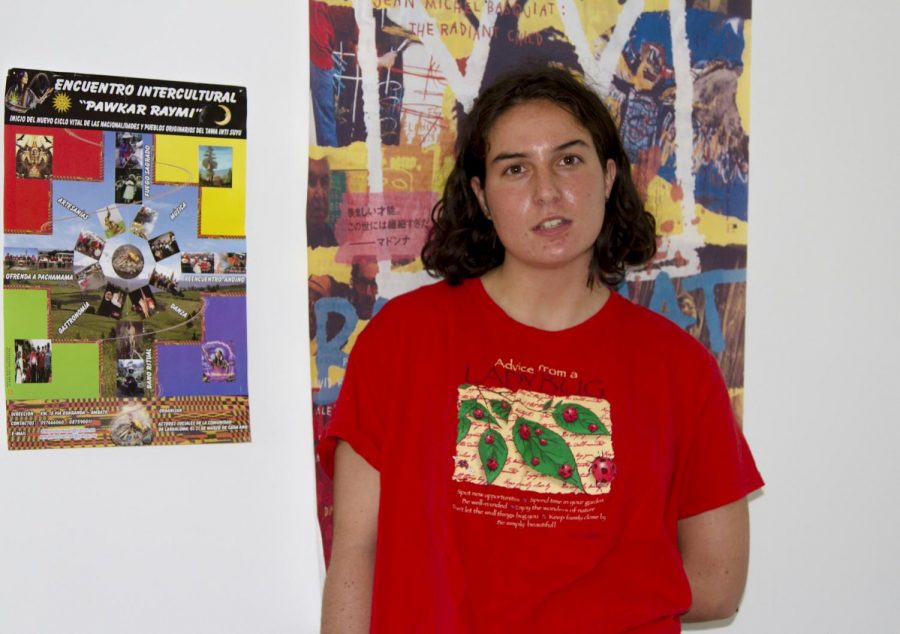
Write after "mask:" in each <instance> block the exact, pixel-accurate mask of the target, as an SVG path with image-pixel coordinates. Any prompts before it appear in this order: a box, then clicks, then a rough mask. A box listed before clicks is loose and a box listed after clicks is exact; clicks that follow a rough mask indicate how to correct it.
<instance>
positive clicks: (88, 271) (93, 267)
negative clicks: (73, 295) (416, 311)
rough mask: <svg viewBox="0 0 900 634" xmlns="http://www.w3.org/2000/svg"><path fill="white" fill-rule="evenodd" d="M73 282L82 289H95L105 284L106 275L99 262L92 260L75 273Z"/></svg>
mask: <svg viewBox="0 0 900 634" xmlns="http://www.w3.org/2000/svg"><path fill="white" fill-rule="evenodd" d="M75 283H76V284H78V288H80V289H81V290H83V291H95V290H97V289H98V288H103V286H104V285H105V284H106V275H105V274H104V273H103V267H102V266H100V263H99V262H94V263H93V264H90V265H88V266H86V267H85V268H83V269H81V270H80V271H78V272H77V273H75Z"/></svg>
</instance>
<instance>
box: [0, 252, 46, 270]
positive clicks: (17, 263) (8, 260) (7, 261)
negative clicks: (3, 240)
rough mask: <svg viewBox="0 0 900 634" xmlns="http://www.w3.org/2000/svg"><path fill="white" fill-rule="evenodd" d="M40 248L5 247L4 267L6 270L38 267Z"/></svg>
mask: <svg viewBox="0 0 900 634" xmlns="http://www.w3.org/2000/svg"><path fill="white" fill-rule="evenodd" d="M37 262H38V250H37V249H30V248H28V247H4V249H3V268H4V270H6V271H15V270H19V271H28V270H31V269H36V268H37Z"/></svg>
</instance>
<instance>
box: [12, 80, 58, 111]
mask: <svg viewBox="0 0 900 634" xmlns="http://www.w3.org/2000/svg"><path fill="white" fill-rule="evenodd" d="M52 92H53V84H52V82H51V81H50V78H49V77H47V75H46V73H40V72H39V73H33V75H29V74H28V71H27V70H20V71H18V72H16V74H15V84H14V85H13V86H10V88H9V89H8V90H7V91H6V107H7V108H8V109H9V110H11V111H12V112H17V113H19V114H24V113H26V112H29V111H31V109H32V108H35V107H37V106H39V105H41V104H42V103H44V101H45V100H46V99H47V97H49V96H50V93H52Z"/></svg>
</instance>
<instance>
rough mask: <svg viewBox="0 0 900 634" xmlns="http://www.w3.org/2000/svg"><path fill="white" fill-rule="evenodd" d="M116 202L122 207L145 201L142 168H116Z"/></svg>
mask: <svg viewBox="0 0 900 634" xmlns="http://www.w3.org/2000/svg"><path fill="white" fill-rule="evenodd" d="M115 200H116V202H117V203H118V204H120V205H133V204H139V203H140V202H141V201H142V200H143V190H142V189H141V168H139V167H117V168H116V185H115Z"/></svg>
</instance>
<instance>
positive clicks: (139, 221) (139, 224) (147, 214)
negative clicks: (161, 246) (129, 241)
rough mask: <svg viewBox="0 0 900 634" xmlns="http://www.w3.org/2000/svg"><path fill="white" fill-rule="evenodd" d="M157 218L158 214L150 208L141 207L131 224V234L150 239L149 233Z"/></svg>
mask: <svg viewBox="0 0 900 634" xmlns="http://www.w3.org/2000/svg"><path fill="white" fill-rule="evenodd" d="M158 217H159V214H158V213H157V212H156V211H154V210H152V209H150V207H141V208H140V209H139V210H138V212H137V214H135V216H134V221H133V222H132V223H131V233H133V234H134V235H136V236H137V237H138V238H143V239H144V240H146V239H147V238H149V237H150V232H152V231H153V227H154V226H155V225H156V219H157V218H158Z"/></svg>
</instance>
